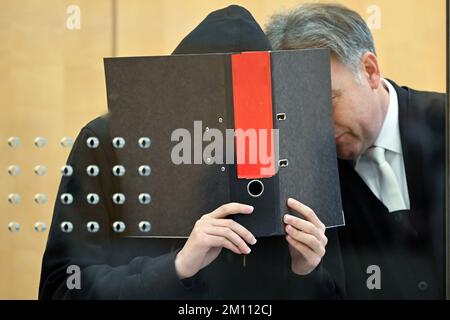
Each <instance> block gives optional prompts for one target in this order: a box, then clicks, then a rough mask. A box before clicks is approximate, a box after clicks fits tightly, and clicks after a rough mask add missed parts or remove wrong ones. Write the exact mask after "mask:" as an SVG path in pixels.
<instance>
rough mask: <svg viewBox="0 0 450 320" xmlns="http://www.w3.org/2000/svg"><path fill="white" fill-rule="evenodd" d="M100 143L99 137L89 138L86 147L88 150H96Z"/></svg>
mask: <svg viewBox="0 0 450 320" xmlns="http://www.w3.org/2000/svg"><path fill="white" fill-rule="evenodd" d="M99 144H100V141H99V140H98V138H97V137H89V138H87V139H86V145H87V146H88V148H91V149H95V148H97V147H98V146H99Z"/></svg>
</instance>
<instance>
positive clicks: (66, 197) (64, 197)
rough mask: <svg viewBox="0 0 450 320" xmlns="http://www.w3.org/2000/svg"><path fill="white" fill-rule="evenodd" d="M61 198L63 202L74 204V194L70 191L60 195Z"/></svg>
mask: <svg viewBox="0 0 450 320" xmlns="http://www.w3.org/2000/svg"><path fill="white" fill-rule="evenodd" d="M60 200H61V203H62V204H72V202H73V196H72V195H71V194H70V193H63V194H61V196H60Z"/></svg>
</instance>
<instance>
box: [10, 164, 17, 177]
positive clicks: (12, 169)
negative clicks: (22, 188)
mask: <svg viewBox="0 0 450 320" xmlns="http://www.w3.org/2000/svg"><path fill="white" fill-rule="evenodd" d="M8 174H9V175H11V176H18V175H19V174H20V167H19V166H18V165H17V164H13V165H10V166H9V167H8Z"/></svg>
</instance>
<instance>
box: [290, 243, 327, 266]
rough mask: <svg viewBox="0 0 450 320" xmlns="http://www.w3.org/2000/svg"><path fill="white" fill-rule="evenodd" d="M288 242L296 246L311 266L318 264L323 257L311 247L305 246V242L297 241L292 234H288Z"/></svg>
mask: <svg viewBox="0 0 450 320" xmlns="http://www.w3.org/2000/svg"><path fill="white" fill-rule="evenodd" d="M286 240H287V242H288V243H289V244H290V245H291V246H292V247H294V249H296V250H297V251H298V252H300V254H301V255H302V256H303V257H304V258H305V259H306V260H307V261H308V264H309V265H311V266H314V267H316V266H318V265H319V263H320V261H321V260H322V258H321V257H320V256H319V255H317V254H316V253H315V252H314V251H312V250H311V249H310V248H308V247H307V246H305V245H304V244H303V243H301V242H298V241H296V240H295V239H294V238H292V237H291V236H289V235H287V236H286Z"/></svg>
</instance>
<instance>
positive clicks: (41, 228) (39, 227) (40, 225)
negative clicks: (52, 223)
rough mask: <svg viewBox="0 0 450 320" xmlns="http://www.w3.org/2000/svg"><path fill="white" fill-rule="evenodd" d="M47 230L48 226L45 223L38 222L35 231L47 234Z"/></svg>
mask: <svg viewBox="0 0 450 320" xmlns="http://www.w3.org/2000/svg"><path fill="white" fill-rule="evenodd" d="M45 230H47V225H46V224H45V223H44V222H40V221H39V222H36V223H35V224H34V231H36V232H45Z"/></svg>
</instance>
